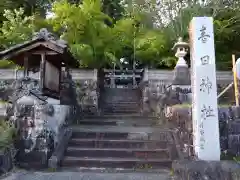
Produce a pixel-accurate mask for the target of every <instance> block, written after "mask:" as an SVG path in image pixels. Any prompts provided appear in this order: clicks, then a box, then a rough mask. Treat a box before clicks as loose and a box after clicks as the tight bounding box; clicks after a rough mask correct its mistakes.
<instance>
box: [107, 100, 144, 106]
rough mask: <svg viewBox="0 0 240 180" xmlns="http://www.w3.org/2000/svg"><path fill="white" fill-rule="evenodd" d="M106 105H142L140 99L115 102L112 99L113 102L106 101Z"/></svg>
mask: <svg viewBox="0 0 240 180" xmlns="http://www.w3.org/2000/svg"><path fill="white" fill-rule="evenodd" d="M104 105H105V106H123V107H125V106H133V107H135V106H139V105H140V102H139V101H129V102H128V101H117V102H113V101H111V102H106V101H105V102H104Z"/></svg>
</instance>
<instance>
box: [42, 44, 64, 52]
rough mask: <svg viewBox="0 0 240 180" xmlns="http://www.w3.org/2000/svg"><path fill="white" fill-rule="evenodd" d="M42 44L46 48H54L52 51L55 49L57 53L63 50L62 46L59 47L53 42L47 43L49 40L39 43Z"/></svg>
mask: <svg viewBox="0 0 240 180" xmlns="http://www.w3.org/2000/svg"><path fill="white" fill-rule="evenodd" d="M41 44H42V45H43V46H45V47H46V48H49V49H52V50H54V51H56V52H58V53H60V54H63V52H64V49H63V48H61V47H59V46H57V45H55V44H53V43H49V42H43V43H41Z"/></svg>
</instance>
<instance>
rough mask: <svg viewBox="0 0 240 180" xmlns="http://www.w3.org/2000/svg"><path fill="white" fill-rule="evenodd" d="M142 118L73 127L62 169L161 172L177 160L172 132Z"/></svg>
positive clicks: (100, 119)
mask: <svg viewBox="0 0 240 180" xmlns="http://www.w3.org/2000/svg"><path fill="white" fill-rule="evenodd" d="M154 121H155V122H156V120H155V119H154V118H143V117H141V116H140V115H139V116H137V115H136V114H135V115H132V114H125V115H119V114H118V115H115V116H114V115H104V116H100V117H88V118H87V117H86V118H85V119H83V120H80V121H79V122H78V124H77V125H74V126H72V127H71V128H72V137H71V139H70V141H69V143H68V147H67V149H66V152H65V157H64V159H63V161H62V163H61V167H62V168H83V169H84V168H87V169H89V168H90V169H91V168H104V169H106V168H107V169H109V168H111V169H119V168H120V169H124V170H126V169H161V168H169V167H171V163H172V160H174V159H176V158H177V151H176V146H175V141H174V137H173V134H172V131H171V130H169V129H165V128H163V127H152V125H153V124H154Z"/></svg>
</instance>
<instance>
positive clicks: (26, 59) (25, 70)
mask: <svg viewBox="0 0 240 180" xmlns="http://www.w3.org/2000/svg"><path fill="white" fill-rule="evenodd" d="M23 64H24V77H26V76H28V55H27V54H24V62H23Z"/></svg>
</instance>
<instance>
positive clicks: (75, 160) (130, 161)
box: [62, 156, 172, 169]
mask: <svg viewBox="0 0 240 180" xmlns="http://www.w3.org/2000/svg"><path fill="white" fill-rule="evenodd" d="M171 165H172V161H171V160H169V159H156V158H153V159H149V158H148V159H139V158H113V157H110V156H109V157H108V158H83V157H69V156H65V158H64V160H63V161H62V166H63V167H96V168H98V167H104V168H127V169H129V168H136V169H142V168H146V169H147V168H148V169H154V168H166V167H167V168H171Z"/></svg>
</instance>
